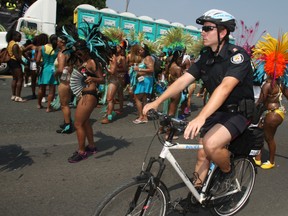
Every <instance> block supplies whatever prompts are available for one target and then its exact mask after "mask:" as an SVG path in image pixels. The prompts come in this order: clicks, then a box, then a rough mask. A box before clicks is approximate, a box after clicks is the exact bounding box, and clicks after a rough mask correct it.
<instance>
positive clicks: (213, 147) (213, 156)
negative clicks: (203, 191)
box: [203, 124, 232, 173]
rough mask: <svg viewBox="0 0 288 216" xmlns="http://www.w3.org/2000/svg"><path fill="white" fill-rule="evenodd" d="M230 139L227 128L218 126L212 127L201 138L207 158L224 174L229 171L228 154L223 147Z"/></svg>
mask: <svg viewBox="0 0 288 216" xmlns="http://www.w3.org/2000/svg"><path fill="white" fill-rule="evenodd" d="M219 137H221V140H219ZM231 139H232V137H231V134H230V133H229V131H228V130H227V128H225V127H224V126H223V125H220V124H216V125H215V126H213V127H212V128H211V129H210V130H209V131H208V132H207V134H206V135H205V136H204V138H203V147H204V151H205V153H206V154H207V158H208V159H210V160H212V161H213V162H214V163H215V164H217V165H218V166H219V168H220V169H221V171H222V172H224V173H227V172H229V171H230V152H229V151H228V150H227V149H226V148H225V146H226V145H227V144H228V143H230V141H231Z"/></svg>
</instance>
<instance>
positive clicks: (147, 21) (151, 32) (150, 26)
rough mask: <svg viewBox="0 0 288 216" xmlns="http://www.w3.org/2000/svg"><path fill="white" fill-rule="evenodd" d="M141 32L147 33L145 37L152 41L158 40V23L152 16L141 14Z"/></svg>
mask: <svg viewBox="0 0 288 216" xmlns="http://www.w3.org/2000/svg"><path fill="white" fill-rule="evenodd" d="M138 19H139V32H144V33H145V38H146V39H148V40H150V41H155V40H156V23H155V22H154V20H153V19H152V18H151V17H148V16H139V17H138Z"/></svg>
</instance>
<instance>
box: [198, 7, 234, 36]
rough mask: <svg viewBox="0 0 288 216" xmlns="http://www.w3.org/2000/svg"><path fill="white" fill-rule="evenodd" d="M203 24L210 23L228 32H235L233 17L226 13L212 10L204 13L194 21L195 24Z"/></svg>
mask: <svg viewBox="0 0 288 216" xmlns="http://www.w3.org/2000/svg"><path fill="white" fill-rule="evenodd" d="M204 22H212V23H215V24H216V25H218V26H224V27H226V28H227V29H228V30H229V31H230V32H233V31H234V30H235V26H236V22H235V17H234V16H232V15H231V14H229V13H227V12H226V11H222V10H217V9H212V10H209V11H207V12H205V13H204V14H203V15H202V16H200V17H199V18H198V19H196V23H197V24H200V25H203V24H204Z"/></svg>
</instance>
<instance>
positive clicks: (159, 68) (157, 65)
mask: <svg viewBox="0 0 288 216" xmlns="http://www.w3.org/2000/svg"><path fill="white" fill-rule="evenodd" d="M151 56H152V58H153V60H154V73H155V74H158V73H160V72H161V71H162V61H161V60H160V58H159V57H158V56H156V55H154V54H152V55H151Z"/></svg>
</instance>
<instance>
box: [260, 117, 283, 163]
mask: <svg viewBox="0 0 288 216" xmlns="http://www.w3.org/2000/svg"><path fill="white" fill-rule="evenodd" d="M282 122H283V119H282V118H281V116H280V115H278V114H277V113H275V112H270V113H268V114H267V115H266V116H265V120H264V127H263V128H264V137H265V140H266V142H267V143H268V148H269V161H270V162H271V163H272V164H274V163H275V153H276V142H275V139H274V136H275V133H276V131H277V128H278V126H279V125H280V124H281V123H282Z"/></svg>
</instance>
